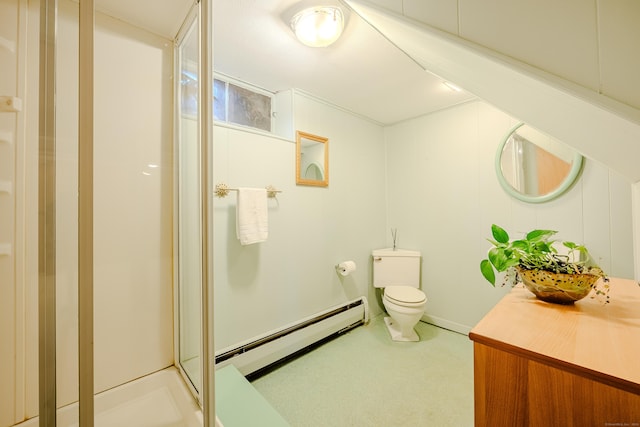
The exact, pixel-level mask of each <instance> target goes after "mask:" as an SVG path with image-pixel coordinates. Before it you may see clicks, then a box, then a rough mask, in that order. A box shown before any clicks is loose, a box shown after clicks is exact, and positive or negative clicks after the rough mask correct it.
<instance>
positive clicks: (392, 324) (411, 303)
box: [371, 248, 427, 341]
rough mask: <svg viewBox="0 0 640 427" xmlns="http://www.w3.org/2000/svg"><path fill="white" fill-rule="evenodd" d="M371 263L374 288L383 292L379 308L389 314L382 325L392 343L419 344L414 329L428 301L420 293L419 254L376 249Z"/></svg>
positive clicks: (409, 251)
mask: <svg viewBox="0 0 640 427" xmlns="http://www.w3.org/2000/svg"><path fill="white" fill-rule="evenodd" d="M371 257H372V260H373V286H374V287H375V288H383V294H382V295H383V296H382V304H383V305H384V308H385V310H386V312H387V313H388V314H389V316H388V317H385V319H384V322H385V323H386V325H387V329H388V330H389V333H390V334H391V339H392V340H394V341H420V337H418V334H417V333H416V331H415V330H414V329H413V328H414V327H415V326H416V324H417V323H418V322H419V321H420V319H421V318H422V315H423V314H424V310H425V306H426V304H427V297H426V296H425V294H424V292H422V291H421V290H420V260H421V255H420V252H418V251H412V250H408V249H396V248H388V249H376V250H374V251H373V252H372V253H371Z"/></svg>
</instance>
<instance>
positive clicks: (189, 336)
mask: <svg viewBox="0 0 640 427" xmlns="http://www.w3.org/2000/svg"><path fill="white" fill-rule="evenodd" d="M198 35H199V32H198V17H197V16H196V17H195V18H194V19H193V22H192V23H191V25H190V26H189V29H188V30H187V31H186V33H185V35H184V37H183V38H182V39H181V41H180V42H179V44H178V49H177V53H178V61H179V70H178V75H179V85H178V88H177V89H178V96H177V97H176V99H177V101H178V102H177V108H178V120H177V122H178V132H177V144H176V153H175V154H176V179H177V186H176V187H177V194H176V199H177V208H176V210H177V212H176V213H177V215H176V217H177V224H176V226H177V233H176V236H177V243H178V244H177V254H176V256H175V259H176V260H177V268H176V270H177V284H178V286H177V289H178V295H177V299H178V354H179V363H180V367H181V369H182V371H183V372H184V374H185V376H186V377H187V379H188V380H189V382H190V383H191V384H192V385H193V387H194V388H195V390H196V392H200V390H201V384H202V378H201V369H200V366H201V358H200V355H201V351H202V350H201V341H200V335H201V330H202V329H201V301H202V297H201V284H202V276H201V271H202V268H201V264H202V251H201V248H202V237H201V236H202V227H201V223H202V221H201V219H202V215H201V211H202V206H201V185H200V184H201V172H200V141H199V136H198V135H199V101H198V98H199V95H198V93H199V85H198V72H199V62H198V61H199V43H198V38H199V37H198Z"/></svg>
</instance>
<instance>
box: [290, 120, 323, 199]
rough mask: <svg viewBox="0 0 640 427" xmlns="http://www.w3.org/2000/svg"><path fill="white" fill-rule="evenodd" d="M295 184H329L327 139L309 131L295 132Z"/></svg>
mask: <svg viewBox="0 0 640 427" xmlns="http://www.w3.org/2000/svg"><path fill="white" fill-rule="evenodd" d="M296 184H298V185H314V186H317V187H327V186H328V185H329V140H328V139H327V138H324V137H322V136H317V135H312V134H310V133H306V132H301V131H297V132H296Z"/></svg>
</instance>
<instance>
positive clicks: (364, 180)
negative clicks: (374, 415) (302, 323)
mask: <svg viewBox="0 0 640 427" xmlns="http://www.w3.org/2000/svg"><path fill="white" fill-rule="evenodd" d="M294 105H295V113H296V116H295V118H296V129H298V130H301V131H304V132H308V133H311V134H316V135H320V136H324V137H327V138H329V169H330V173H329V177H330V182H329V187H327V188H322V187H308V186H296V185H295V143H294V142H292V141H288V140H283V139H279V138H271V137H267V136H262V135H257V134H252V133H247V132H242V131H238V130H233V129H230V128H225V127H220V126H216V128H215V133H214V153H213V158H214V176H215V177H214V184H217V183H219V182H225V183H227V184H228V185H229V186H231V187H234V188H237V187H265V186H266V185H269V184H270V185H273V186H275V187H276V188H278V189H280V190H282V193H280V194H278V197H277V200H273V199H270V200H269V202H268V204H269V238H268V240H267V241H266V242H264V243H258V244H254V245H248V246H241V245H240V243H239V242H238V240H237V238H236V236H235V213H236V211H235V207H236V196H235V193H231V194H230V195H229V196H227V197H226V198H223V199H215V200H214V245H215V247H214V287H215V289H214V292H215V308H214V313H215V320H216V322H215V345H216V348H217V349H222V348H225V347H228V346H230V345H234V344H237V343H239V342H241V341H244V340H247V339H250V338H252V337H255V336H257V335H260V334H263V333H265V332H268V331H270V330H273V329H277V328H280V327H282V326H284V325H287V324H289V323H291V322H294V321H297V320H299V319H301V318H303V317H306V316H310V315H313V314H315V313H317V312H319V311H322V310H324V309H326V308H329V307H331V306H334V305H337V304H341V303H343V302H345V301H349V300H352V299H355V298H357V297H359V296H361V295H365V296H368V297H369V299H370V302H371V300H375V294H374V293H373V291H372V289H371V286H370V253H371V250H372V249H374V248H378V247H381V245H383V244H384V242H385V235H386V234H387V231H386V230H385V203H384V201H385V195H384V182H385V176H384V148H383V133H382V130H381V128H380V127H379V126H377V125H374V124H372V123H370V122H368V121H365V120H361V119H359V118H356V117H354V116H353V115H351V114H349V113H345V112H343V111H341V110H338V109H336V108H334V107H331V106H328V105H326V104H323V103H322V102H318V101H316V100H313V99H310V98H308V97H305V96H303V95H300V94H297V95H295V98H294ZM344 260H354V261H355V262H356V263H357V265H358V269H357V271H356V272H354V273H353V274H352V275H350V276H347V277H344V278H343V277H341V276H339V275H338V274H336V271H335V268H334V266H335V265H336V264H338V263H339V262H341V261H344ZM373 305H375V303H374V304H373ZM378 312H379V310H378Z"/></svg>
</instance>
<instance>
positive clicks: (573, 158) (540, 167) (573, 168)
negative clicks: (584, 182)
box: [495, 123, 582, 203]
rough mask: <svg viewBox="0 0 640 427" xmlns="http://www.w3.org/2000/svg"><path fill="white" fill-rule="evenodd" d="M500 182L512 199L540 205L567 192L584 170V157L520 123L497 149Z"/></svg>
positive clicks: (496, 165)
mask: <svg viewBox="0 0 640 427" xmlns="http://www.w3.org/2000/svg"><path fill="white" fill-rule="evenodd" d="M495 168H496V174H497V176H498V181H499V182H500V185H501V186H502V188H504V190H505V191H506V192H507V193H509V194H510V195H512V196H513V197H515V198H517V199H519V200H522V201H525V202H529V203H541V202H546V201H548V200H551V199H554V198H556V197H558V196H560V195H561V194H562V193H564V192H565V191H567V190H568V189H569V188H570V187H571V185H572V184H573V183H574V182H575V180H576V179H577V178H578V175H579V174H580V170H581V169H582V156H581V155H580V154H579V153H577V152H576V151H575V150H573V149H572V148H570V147H568V146H567V145H565V144H563V143H562V142H560V141H558V140H556V139H554V138H551V137H549V136H547V135H545V134H543V133H542V132H539V131H537V130H536V129H534V128H532V127H531V126H529V125H526V124H524V123H519V124H518V125H516V126H515V127H514V128H513V129H511V130H510V131H509V133H508V134H507V135H506V136H505V138H504V140H503V141H502V143H501V144H500V146H499V147H498V152H497V154H496V162H495Z"/></svg>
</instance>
